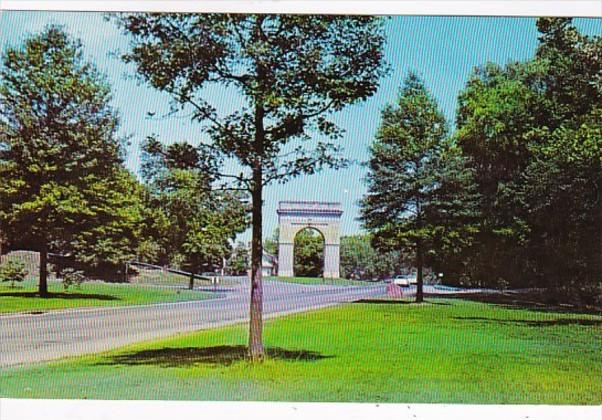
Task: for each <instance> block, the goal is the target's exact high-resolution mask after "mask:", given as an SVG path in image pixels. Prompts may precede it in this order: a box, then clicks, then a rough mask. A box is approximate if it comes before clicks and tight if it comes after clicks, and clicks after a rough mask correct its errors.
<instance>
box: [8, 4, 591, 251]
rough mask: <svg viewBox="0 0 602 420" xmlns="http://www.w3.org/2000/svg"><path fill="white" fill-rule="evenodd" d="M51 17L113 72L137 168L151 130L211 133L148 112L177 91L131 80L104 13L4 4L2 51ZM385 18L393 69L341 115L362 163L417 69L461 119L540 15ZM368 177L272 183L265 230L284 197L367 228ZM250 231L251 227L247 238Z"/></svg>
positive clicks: (585, 26)
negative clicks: (484, 69) (491, 67)
mask: <svg viewBox="0 0 602 420" xmlns="http://www.w3.org/2000/svg"><path fill="white" fill-rule="evenodd" d="M49 23H58V24H62V25H64V26H65V28H66V30H67V31H68V32H69V33H70V34H71V35H73V36H75V37H77V38H80V39H81V40H82V42H83V46H84V49H85V55H86V57H87V59H89V60H90V61H93V62H94V63H95V64H96V66H97V67H98V68H99V70H101V71H102V72H103V73H105V74H106V75H107V77H108V80H109V82H110V83H111V85H112V87H113V96H114V99H113V105H114V106H115V107H116V108H117V109H118V110H119V112H120V114H121V130H122V134H127V135H131V144H130V146H129V148H128V151H127V161H126V164H127V167H128V168H129V169H130V170H132V171H133V172H136V171H137V170H138V167H139V156H140V155H139V152H140V148H139V145H140V143H141V142H142V141H143V140H144V139H145V138H146V137H147V136H149V135H151V134H156V135H157V136H158V137H159V138H160V139H162V140H163V141H175V140H186V141H192V142H194V141H198V139H199V138H200V137H201V136H202V134H201V133H200V132H199V127H198V126H195V125H193V124H191V123H190V122H189V121H188V120H186V119H184V118H179V119H163V120H159V119H153V120H149V119H148V118H147V117H146V114H147V112H148V111H153V112H156V113H157V114H159V115H160V114H161V113H162V112H166V110H167V106H168V97H167V96H165V95H163V94H161V93H158V92H156V91H154V90H152V89H151V88H149V87H147V86H144V85H142V86H141V85H139V84H138V83H137V82H136V81H135V80H134V79H133V78H132V76H133V74H134V69H133V67H132V66H127V65H125V64H124V63H122V62H121V61H120V60H119V59H118V58H117V57H116V56H115V54H112V52H115V51H119V50H121V51H124V50H125V49H127V39H126V38H125V37H124V36H123V35H122V34H121V33H120V32H119V31H118V30H117V29H116V27H115V26H114V24H113V23H111V22H106V21H105V20H104V19H103V16H102V15H101V14H100V13H90V12H88V13H81V12H60V13H49V12H7V11H4V12H0V53H3V52H4V50H5V49H6V48H7V47H8V46H17V45H19V44H20V43H21V42H22V41H23V39H25V38H26V37H27V36H28V35H29V34H31V33H35V32H38V31H40V30H42V29H43V28H44V26H46V25H47V24H49ZM576 24H577V26H578V27H579V29H580V30H581V31H582V32H584V33H587V34H602V19H578V20H577V21H576ZM386 25H387V26H386V31H387V45H386V51H385V53H386V59H387V61H388V62H389V64H390V66H391V68H392V71H391V72H390V74H389V76H387V77H386V78H384V79H383V80H382V82H381V85H380V87H379V89H378V92H377V93H376V94H375V95H374V96H373V97H371V98H370V99H369V100H367V101H365V102H363V103H360V104H357V105H354V106H352V107H349V108H348V109H346V110H344V111H342V112H340V113H338V114H336V115H334V116H333V120H334V121H335V122H337V123H338V124H339V126H341V127H342V128H344V129H345V131H346V134H345V137H344V139H343V140H342V145H343V147H344V148H345V154H346V155H347V157H349V158H351V159H355V160H358V161H366V160H367V159H368V157H369V156H368V146H369V144H370V142H371V141H372V139H373V137H374V133H375V132H376V130H377V128H378V125H379V120H380V110H381V109H382V108H383V107H384V105H385V104H387V103H391V102H393V101H395V99H396V97H397V92H398V89H399V86H400V85H401V82H402V80H403V78H404V77H405V76H406V75H407V74H408V72H409V71H415V72H417V73H418V74H419V75H420V76H421V77H422V78H423V79H424V81H425V83H426V85H427V86H428V88H429V89H430V90H431V92H432V93H433V95H434V97H435V98H436V99H437V101H438V102H439V105H440V107H441V109H442V110H443V112H444V114H445V116H446V117H447V119H448V121H449V122H450V124H452V123H453V119H454V115H455V109H456V98H457V95H458V93H459V91H460V90H461V89H462V88H463V86H464V85H465V83H466V80H467V79H468V77H469V75H470V74H471V72H472V70H473V69H474V67H475V66H479V65H482V64H484V63H486V62H488V61H491V62H496V63H500V64H504V63H507V62H509V61H514V60H525V59H528V58H530V57H532V56H533V54H534V52H535V48H536V46H537V31H536V28H535V19H533V18H493V17H420V16H396V17H391V18H389V19H388V20H387V23H386ZM207 94H208V95H210V97H211V98H212V101H213V102H214V103H216V105H217V106H218V108H223V109H226V108H231V107H232V106H233V104H237V103H239V101H240V98H239V97H237V96H236V94H235V93H233V92H228V91H220V90H216V89H211V90H208V91H207ZM364 175H365V170H364V168H362V167H361V166H352V167H350V168H348V169H345V170H339V171H334V170H325V171H323V172H321V173H319V174H316V175H312V176H304V177H300V178H297V179H295V180H293V181H291V182H289V183H287V184H285V185H274V186H269V187H267V188H266V189H265V190H264V191H265V197H264V198H265V204H264V236H266V235H270V234H271V232H273V230H274V229H275V227H276V225H277V217H276V207H277V204H278V201H280V200H316V201H340V202H341V203H342V205H343V210H344V214H343V219H342V234H352V233H356V232H358V231H359V230H360V229H361V227H360V224H359V222H358V221H357V220H356V219H357V216H358V207H357V202H358V200H359V199H360V198H361V197H362V195H363V193H364V192H365V190H366V188H365V185H364V182H363V177H364ZM249 237H250V233H249V232H247V233H245V234H243V235H242V236H241V238H240V239H242V240H248V238H249Z"/></svg>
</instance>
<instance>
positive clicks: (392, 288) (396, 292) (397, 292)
mask: <svg viewBox="0 0 602 420" xmlns="http://www.w3.org/2000/svg"><path fill="white" fill-rule="evenodd" d="M387 295H388V296H389V297H390V298H393V299H399V298H401V297H403V291H402V290H401V287H400V286H398V285H396V284H393V283H389V284H387Z"/></svg>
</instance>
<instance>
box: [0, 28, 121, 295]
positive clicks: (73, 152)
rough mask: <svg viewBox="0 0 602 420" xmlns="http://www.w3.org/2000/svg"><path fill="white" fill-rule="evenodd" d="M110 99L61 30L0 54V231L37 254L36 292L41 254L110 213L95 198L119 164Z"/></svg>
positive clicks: (43, 280)
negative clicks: (0, 59)
mask: <svg viewBox="0 0 602 420" xmlns="http://www.w3.org/2000/svg"><path fill="white" fill-rule="evenodd" d="M110 99H111V94H110V88H109V86H108V85H107V84H106V83H105V81H104V79H103V78H102V77H101V76H100V75H99V73H98V72H97V71H96V69H95V68H94V67H93V66H91V65H90V64H88V63H86V62H85V61H84V60H83V57H82V48H81V45H80V43H79V42H78V41H74V40H71V39H70V38H69V37H68V36H67V34H65V32H63V31H62V29H61V28H60V27H56V26H49V27H48V28H47V29H46V30H44V31H43V32H42V33H40V34H39V35H35V36H33V37H31V38H29V39H27V40H26V41H25V43H24V44H23V45H22V47H20V48H8V49H7V50H6V52H5V53H4V56H3V57H2V68H1V69H0V231H2V232H4V234H5V235H6V236H7V237H8V238H9V242H10V243H11V245H13V246H19V247H22V248H25V249H30V250H34V251H39V252H40V273H39V293H40V295H41V296H47V295H48V288H47V268H46V262H47V257H48V252H49V251H51V250H59V251H62V250H64V249H66V248H69V247H70V245H71V244H72V243H73V240H74V236H75V234H76V233H81V232H83V231H87V230H89V229H91V227H92V226H95V223H96V220H97V219H104V220H107V219H109V218H110V215H111V214H112V213H113V212H114V209H113V208H111V204H110V203H105V204H102V203H100V202H99V198H98V197H99V196H102V195H103V194H99V190H105V191H106V189H107V188H110V185H109V184H107V183H106V182H105V181H106V180H107V179H108V178H110V177H111V174H113V173H114V171H115V170H116V168H117V167H118V166H119V164H120V141H119V139H118V137H117V128H118V118H117V115H116V113H115V111H114V110H113V109H112V108H111V106H110V104H109V103H110ZM100 213H103V215H102V216H101V214H100ZM105 216H106V217H105Z"/></svg>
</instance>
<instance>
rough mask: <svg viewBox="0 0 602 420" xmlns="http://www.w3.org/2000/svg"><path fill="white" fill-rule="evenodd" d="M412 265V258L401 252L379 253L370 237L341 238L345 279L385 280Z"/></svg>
mask: <svg viewBox="0 0 602 420" xmlns="http://www.w3.org/2000/svg"><path fill="white" fill-rule="evenodd" d="M411 264H412V262H411V261H410V258H408V256H407V255H405V254H401V253H400V252H399V251H395V250H394V251H388V252H380V251H378V250H377V249H376V248H374V247H373V246H372V239H371V236H370V235H351V236H343V237H341V275H342V276H343V277H345V278H355V279H367V280H372V279H384V278H387V277H390V276H392V275H393V274H396V273H399V272H401V271H402V270H403V269H404V268H407V267H408V266H411Z"/></svg>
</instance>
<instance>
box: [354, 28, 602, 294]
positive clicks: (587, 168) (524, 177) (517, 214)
mask: <svg viewBox="0 0 602 420" xmlns="http://www.w3.org/2000/svg"><path fill="white" fill-rule="evenodd" d="M537 29H538V31H539V45H538V47H537V51H536V54H535V57H534V58H533V59H531V60H527V61H524V62H511V63H508V64H506V65H499V64H494V63H486V64H484V65H483V66H481V67H479V68H477V69H475V71H474V72H473V74H472V75H471V77H470V79H469V80H468V82H467V84H466V86H465V88H464V89H463V90H462V91H461V92H460V94H459V98H458V108H457V113H456V120H455V129H454V130H453V131H452V132H451V133H450V130H449V128H448V126H449V124H448V122H447V121H445V118H444V117H443V114H442V112H441V111H440V110H439V108H438V105H437V103H436V101H435V99H434V98H433V97H432V95H431V94H430V92H429V91H428V89H427V88H426V87H425V85H424V83H423V82H422V81H421V80H420V79H419V78H418V77H417V76H416V75H413V74H410V75H409V76H408V77H407V79H406V80H405V83H404V85H403V86H402V88H401V90H400V93H399V98H398V100H397V103H395V104H392V105H389V106H387V107H386V108H385V109H384V110H383V111H382V120H381V125H380V128H379V130H378V133H377V135H376V138H375V141H374V142H373V144H372V146H371V158H370V161H369V162H368V170H369V171H368V176H367V179H366V182H367V185H368V193H367V194H366V196H365V197H364V198H363V199H362V201H361V212H362V214H361V219H362V221H363V224H364V227H365V228H367V229H368V230H370V231H371V232H372V233H373V243H374V245H375V246H376V247H377V248H378V249H380V250H391V249H405V250H407V251H408V252H410V253H412V255H413V256H414V260H415V263H414V265H415V266H416V267H417V269H418V293H417V300H418V301H420V300H422V268H423V267H425V266H429V267H431V268H432V269H434V270H435V271H436V272H441V273H443V279H444V281H445V282H447V283H450V284H458V285H466V286H483V287H494V288H537V289H540V290H543V291H544V292H545V294H546V296H547V297H548V298H550V299H551V300H554V301H565V302H566V301H568V302H572V303H577V304H582V305H592V304H599V303H601V296H602V283H601V279H602V258H601V256H602V252H601V251H602V242H601V239H600V238H601V229H602V204H601V200H600V187H601V185H602V166H601V165H602V124H601V121H602V118H601V116H602V106H601V105H602V85H601V83H600V74H601V73H602V61H601V60H600V56H601V53H602V38H601V37H600V36H592V37H590V36H586V35H584V34H581V33H580V32H579V31H578V30H577V29H576V27H575V26H574V25H573V23H572V21H571V19H568V18H541V19H538V20H537Z"/></svg>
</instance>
